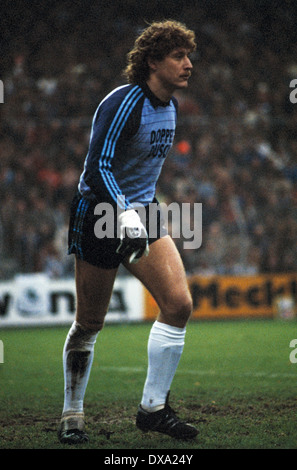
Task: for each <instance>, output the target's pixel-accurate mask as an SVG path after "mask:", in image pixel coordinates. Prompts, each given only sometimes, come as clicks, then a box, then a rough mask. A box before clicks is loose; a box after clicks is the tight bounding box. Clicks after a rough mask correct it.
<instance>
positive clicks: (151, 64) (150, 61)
mask: <svg viewBox="0 0 297 470" xmlns="http://www.w3.org/2000/svg"><path fill="white" fill-rule="evenodd" d="M147 63H148V66H149V68H150V69H151V71H152V72H155V71H156V69H157V65H156V61H155V60H154V59H152V58H150V57H149V58H148V60H147Z"/></svg>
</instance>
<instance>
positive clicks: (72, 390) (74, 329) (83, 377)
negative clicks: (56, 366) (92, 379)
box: [63, 321, 98, 413]
mask: <svg viewBox="0 0 297 470" xmlns="http://www.w3.org/2000/svg"><path fill="white" fill-rule="evenodd" d="M97 335H98V332H94V331H88V330H85V329H83V328H82V327H81V326H80V325H79V323H77V322H76V321H75V322H74V323H73V324H72V326H71V328H70V330H69V333H68V335H67V338H66V341H65V345H64V349H63V368H64V408H63V413H66V412H69V411H73V412H75V413H76V412H83V401H84V396H85V391H86V388H87V384H88V380H89V376H90V372H91V367H92V363H93V357H94V346H95V343H96V338H97Z"/></svg>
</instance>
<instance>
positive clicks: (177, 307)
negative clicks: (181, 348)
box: [160, 294, 193, 328]
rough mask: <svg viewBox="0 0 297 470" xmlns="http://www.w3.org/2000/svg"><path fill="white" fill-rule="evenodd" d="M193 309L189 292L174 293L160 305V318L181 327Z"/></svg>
mask: <svg viewBox="0 0 297 470" xmlns="http://www.w3.org/2000/svg"><path fill="white" fill-rule="evenodd" d="M192 311H193V301H192V298H191V296H190V294H183V295H174V296H172V297H171V298H170V299H169V300H168V302H167V303H166V304H165V305H164V306H163V307H161V313H160V318H161V317H162V319H163V320H165V322H166V323H168V324H171V325H173V326H178V327H180V328H183V327H184V326H185V325H186V323H187V321H188V320H189V318H190V316H191V314H192Z"/></svg>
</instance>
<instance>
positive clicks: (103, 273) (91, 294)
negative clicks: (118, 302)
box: [75, 258, 117, 331]
mask: <svg viewBox="0 0 297 470" xmlns="http://www.w3.org/2000/svg"><path fill="white" fill-rule="evenodd" d="M116 274H117V269H102V268H98V267H96V266H93V265H91V264H89V263H87V262H85V261H82V260H80V259H78V258H76V260H75V281H76V299H77V300H76V303H77V305H76V321H77V322H78V323H79V324H80V325H82V326H83V327H85V328H87V329H91V330H94V331H98V330H101V329H102V327H103V324H104V318H105V315H106V313H107V311H108V306H109V302H110V298H111V294H112V289H113V285H114V280H115V277H116Z"/></svg>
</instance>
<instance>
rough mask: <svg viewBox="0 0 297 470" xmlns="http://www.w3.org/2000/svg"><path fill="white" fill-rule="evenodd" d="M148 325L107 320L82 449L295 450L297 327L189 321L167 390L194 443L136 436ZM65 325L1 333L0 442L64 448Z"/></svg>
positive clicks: (88, 401)
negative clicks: (60, 431) (296, 353)
mask: <svg viewBox="0 0 297 470" xmlns="http://www.w3.org/2000/svg"><path fill="white" fill-rule="evenodd" d="M149 329H150V324H135V325H127V324H123V325H111V324H107V325H106V326H105V328H104V330H103V331H102V332H101V333H100V335H99V337H98V340H97V344H96V349H95V358H94V364H93V368H92V372H91V377H90V382H89V386H88V389H87V393H86V397H85V413H86V417H87V425H88V431H89V435H90V439H91V440H90V443H89V444H87V445H84V446H80V447H81V448H87V449H236V448H238V449H239V448H246V449H253V448H262V449H272V448H282V449H285V448H286V449H293V448H297V426H296V383H297V380H296V379H297V364H294V363H291V362H290V360H289V356H290V352H291V351H292V349H291V348H290V342H291V340H292V339H295V338H297V329H296V323H294V322H283V321H275V320H263V321H237V322H236V321H226V322H224V321H221V322H194V321H192V322H190V323H189V325H188V328H187V335H186V345H185V349H184V354H183V356H182V359H181V362H180V364H179V368H178V371H177V373H176V376H175V379H174V381H173V384H172V388H171V404H172V406H173V408H175V409H176V411H177V412H178V415H179V416H181V417H183V418H187V420H188V421H189V422H192V423H195V424H196V425H197V426H198V428H199V431H200V433H199V436H198V438H197V439H196V440H195V441H193V442H186V443H184V442H180V441H176V440H172V439H171V438H170V437H167V436H162V435H160V434H154V433H148V434H142V433H141V432H139V431H138V430H137V429H136V427H135V425H134V417H135V413H136V409H137V405H138V403H139V400H140V397H141V393H142V387H143V383H144V380H145V373H146V361H147V357H146V345H147V337H148V333H149ZM67 331H68V328H64V327H63V328H45V329H41V328H36V329H33V328H32V329H20V330H5V329H4V330H2V331H1V332H0V340H2V341H3V344H4V363H3V364H0V448H1V449H22V448H23V449H55V448H56V449H59V448H60V449H61V448H65V447H67V446H63V445H61V444H60V443H59V442H58V441H57V437H56V429H57V425H58V422H59V417H60V414H61V409H62V405H63V371H62V349H63V344H64V340H65V336H66V333H67Z"/></svg>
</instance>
